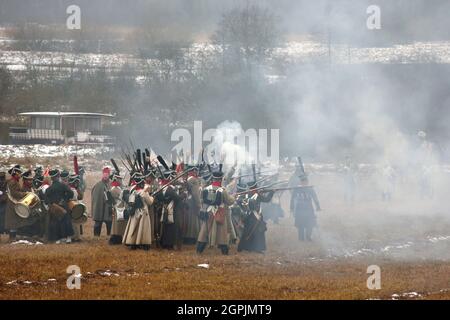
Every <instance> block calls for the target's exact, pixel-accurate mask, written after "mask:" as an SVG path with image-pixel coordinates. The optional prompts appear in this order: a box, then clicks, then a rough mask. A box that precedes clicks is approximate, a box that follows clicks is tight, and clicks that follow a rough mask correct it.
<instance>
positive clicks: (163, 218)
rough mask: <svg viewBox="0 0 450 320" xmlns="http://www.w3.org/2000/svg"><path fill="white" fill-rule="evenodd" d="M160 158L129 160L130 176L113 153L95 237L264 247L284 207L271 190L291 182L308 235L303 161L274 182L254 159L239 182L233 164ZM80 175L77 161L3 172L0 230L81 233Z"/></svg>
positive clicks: (96, 195) (309, 202)
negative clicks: (68, 166) (66, 166)
mask: <svg viewBox="0 0 450 320" xmlns="http://www.w3.org/2000/svg"><path fill="white" fill-rule="evenodd" d="M158 161H159V164H155V163H153V164H152V163H151V162H150V161H148V162H146V160H144V164H143V165H142V164H141V165H138V164H137V163H135V164H134V165H133V164H132V163H130V165H131V166H132V167H126V169H127V170H128V174H127V175H128V177H127V179H125V177H124V176H123V175H122V174H121V170H120V169H119V167H118V166H117V164H116V163H115V161H114V160H113V159H112V160H111V162H112V166H106V167H104V168H103V169H102V178H101V180H100V181H98V182H97V183H96V184H95V185H94V186H93V187H92V189H91V207H90V211H91V212H90V216H91V217H92V219H93V225H94V226H93V229H94V230H93V233H94V237H97V238H98V237H100V235H101V233H102V227H103V225H105V227H106V234H107V236H108V237H109V243H110V244H111V245H125V246H127V247H129V248H130V249H132V250H136V249H142V250H149V249H150V248H161V249H169V250H173V249H178V250H179V249H181V247H182V245H183V244H189V245H196V251H197V253H199V254H201V253H202V252H204V251H205V250H206V249H207V248H212V247H216V248H218V249H220V252H221V253H222V254H224V255H226V254H228V252H229V248H230V246H231V245H233V244H237V250H238V252H241V251H252V252H259V253H263V252H264V251H265V250H266V239H265V233H266V231H267V224H266V220H265V215H266V213H267V216H271V215H272V216H271V219H273V220H274V221H275V222H277V221H278V219H279V218H280V217H281V216H282V209H281V206H280V204H279V202H278V203H276V202H273V201H272V200H273V199H274V194H275V193H276V192H277V191H280V190H290V192H291V201H290V210H291V212H292V213H293V216H294V218H295V226H296V227H297V229H298V237H299V240H303V241H311V234H312V230H313V228H314V226H315V225H316V218H315V217H316V216H315V210H320V205H319V201H318V199H317V196H316V193H315V191H314V189H313V187H312V186H310V185H309V182H308V177H307V175H306V173H305V171H304V168H303V165H300V166H298V167H297V170H296V172H295V174H294V176H295V178H296V180H297V182H296V183H295V185H292V184H291V185H290V186H289V187H288V188H278V189H277V188H275V187H273V186H275V185H276V184H279V183H280V182H277V181H276V180H277V176H276V175H272V176H270V177H269V178H270V179H266V178H265V179H260V180H258V179H257V173H256V172H255V168H254V166H253V168H252V169H253V174H249V175H247V176H250V177H251V179H250V180H248V179H247V181H246V182H243V180H244V179H243V178H242V177H243V175H240V176H237V175H236V168H235V167H233V168H231V169H230V170H228V171H227V172H226V174H225V173H224V171H223V166H222V165H221V164H218V165H216V164H214V165H209V164H204V163H203V164H200V165H188V164H184V163H182V162H181V163H179V164H175V163H172V165H171V166H168V165H167V163H166V161H164V159H163V158H162V157H160V156H158ZM124 165H125V163H124ZM84 180H85V179H84V170H83V168H81V167H78V165H76V166H75V170H74V172H72V173H71V172H69V171H67V170H58V169H49V168H47V169H45V170H44V169H43V168H42V167H37V168H36V169H34V170H26V169H23V168H21V167H20V166H19V165H16V166H14V167H12V168H10V169H9V170H8V172H7V173H6V172H4V173H0V233H2V232H3V233H8V234H9V237H10V241H16V237H17V236H18V235H22V236H27V237H34V238H37V239H40V240H42V241H45V242H46V243H47V242H56V243H71V242H79V241H82V234H83V227H84V226H85V223H86V222H87V220H88V213H87V211H88V210H87V206H86V205H85V204H84V201H83V199H84V194H85V191H86V184H85V181H84ZM263 180H271V183H269V184H268V183H267V181H263ZM269 204H271V205H269ZM264 206H266V207H264ZM273 212H275V214H273Z"/></svg>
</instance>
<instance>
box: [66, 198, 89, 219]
mask: <svg viewBox="0 0 450 320" xmlns="http://www.w3.org/2000/svg"><path fill="white" fill-rule="evenodd" d="M68 207H69V211H70V216H71V217H72V220H79V219H81V218H83V216H85V214H86V211H87V210H86V206H85V204H84V203H82V202H80V201H75V200H73V201H69V203H68Z"/></svg>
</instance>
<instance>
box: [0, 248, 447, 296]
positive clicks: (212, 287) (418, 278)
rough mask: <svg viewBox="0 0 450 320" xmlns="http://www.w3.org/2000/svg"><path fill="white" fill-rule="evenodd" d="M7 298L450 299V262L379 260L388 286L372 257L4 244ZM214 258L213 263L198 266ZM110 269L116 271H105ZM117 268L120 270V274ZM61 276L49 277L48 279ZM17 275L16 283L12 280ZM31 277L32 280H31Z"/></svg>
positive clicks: (2, 286)
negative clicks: (70, 274) (372, 277)
mask: <svg viewBox="0 0 450 320" xmlns="http://www.w3.org/2000/svg"><path fill="white" fill-rule="evenodd" d="M0 261H1V263H0V268H1V270H2V272H1V275H0V298H1V299H367V298H382V299H390V298H391V296H392V294H395V293H398V294H401V293H405V292H411V291H415V292H418V293H420V294H422V295H423V298H433V299H449V298H450V292H449V291H446V292H445V291H444V292H440V290H442V289H448V288H449V287H450V283H449V275H450V263H448V262H423V263H417V262H416V263H412V262H409V263H400V262H394V261H389V260H381V261H377V262H378V264H379V265H380V266H381V268H382V289H381V290H377V291H371V290H368V289H367V288H366V280H367V276H368V275H367V274H366V268H367V266H368V265H369V264H370V263H372V261H370V260H367V259H351V260H337V261H334V260H329V261H321V262H313V261H308V260H301V259H300V260H298V259H292V258H290V257H289V256H284V255H282V254H279V253H278V254H275V253H269V254H267V255H265V256H261V255H258V254H237V253H236V252H234V251H233V252H232V253H231V255H230V256H227V257H223V256H220V255H218V253H217V252H208V253H207V254H205V255H204V256H198V255H196V254H195V252H194V248H193V247H189V248H185V249H184V250H183V251H182V252H168V251H157V250H153V251H152V250H151V251H149V252H143V251H135V252H130V251H129V250H128V249H126V248H125V247H122V246H120V247H111V246H108V245H107V244H106V240H100V242H96V243H93V241H87V242H85V243H83V244H76V245H75V244H73V245H68V246H63V245H46V246H33V247H21V246H8V245H3V246H2V247H1V248H0ZM200 263H209V264H210V269H203V268H199V267H197V265H198V264H200ZM72 264H76V265H78V266H80V268H81V273H82V274H83V279H82V288H81V290H68V289H67V288H66V279H67V274H66V273H65V270H66V268H67V266H69V265H72ZM105 270H110V271H111V273H113V275H111V276H106V275H102V274H101V273H102V272H104V271H105ZM114 274H117V275H114ZM52 278H54V279H56V282H49V281H48V279H52ZM12 280H17V281H18V283H16V284H6V283H8V282H10V281H12ZM24 281H30V282H31V284H26V283H24Z"/></svg>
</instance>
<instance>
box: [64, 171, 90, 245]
mask: <svg viewBox="0 0 450 320" xmlns="http://www.w3.org/2000/svg"><path fill="white" fill-rule="evenodd" d="M80 180H81V179H80V176H79V175H77V174H72V175H70V176H69V179H68V183H69V187H70V189H71V190H72V191H73V197H72V199H71V200H73V201H80V200H83V197H84V192H83V191H82V190H81V188H80ZM86 221H87V216H82V217H81V218H80V219H77V220H73V219H72V228H73V237H72V242H81V234H82V225H83V224H84V223H85V222H86Z"/></svg>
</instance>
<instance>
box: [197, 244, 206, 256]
mask: <svg viewBox="0 0 450 320" xmlns="http://www.w3.org/2000/svg"><path fill="white" fill-rule="evenodd" d="M205 248H206V242H197V253H198V254H200V253H202V252H203V251H204V250H205Z"/></svg>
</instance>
